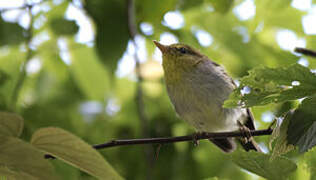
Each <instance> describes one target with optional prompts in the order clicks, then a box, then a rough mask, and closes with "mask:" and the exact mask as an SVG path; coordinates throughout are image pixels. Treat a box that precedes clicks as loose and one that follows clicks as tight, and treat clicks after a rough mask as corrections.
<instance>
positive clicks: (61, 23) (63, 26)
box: [50, 17, 79, 35]
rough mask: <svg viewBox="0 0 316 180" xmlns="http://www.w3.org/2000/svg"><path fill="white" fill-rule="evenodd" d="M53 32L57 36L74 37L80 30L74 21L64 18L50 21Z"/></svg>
mask: <svg viewBox="0 0 316 180" xmlns="http://www.w3.org/2000/svg"><path fill="white" fill-rule="evenodd" d="M50 26H51V29H52V31H53V32H54V33H55V34H57V35H73V34H76V33H77V32H78V30H79V27H78V25H77V24H76V22H75V21H73V20H67V19H64V18H63V17H56V18H54V19H52V20H51V21H50Z"/></svg>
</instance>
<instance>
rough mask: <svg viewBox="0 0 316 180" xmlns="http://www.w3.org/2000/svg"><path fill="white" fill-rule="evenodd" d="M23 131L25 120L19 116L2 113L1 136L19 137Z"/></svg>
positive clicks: (0, 120) (0, 116)
mask: <svg viewBox="0 0 316 180" xmlns="http://www.w3.org/2000/svg"><path fill="white" fill-rule="evenodd" d="M22 131H23V118H22V117H21V116H19V115H17V114H14V113H9V112H0V135H2V136H14V137H19V136H20V135H21V133H22Z"/></svg>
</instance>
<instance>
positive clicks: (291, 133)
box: [287, 96, 316, 152]
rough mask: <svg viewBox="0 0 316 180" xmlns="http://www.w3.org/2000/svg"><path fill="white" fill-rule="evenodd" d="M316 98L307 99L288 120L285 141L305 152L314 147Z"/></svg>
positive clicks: (315, 139) (315, 141) (315, 137)
mask: <svg viewBox="0 0 316 180" xmlns="http://www.w3.org/2000/svg"><path fill="white" fill-rule="evenodd" d="M315 107H316V96H313V97H308V98H306V99H304V100H303V101H302V104H301V105H300V106H299V107H298V108H297V109H296V110H295V112H294V113H293V115H292V117H291V118H290V124H289V127H288V131H287V134H288V135H287V141H288V142H289V143H290V144H293V145H296V146H298V147H299V150H300V152H305V151H307V150H309V149H311V148H312V147H314V146H315V145H316V112H315Z"/></svg>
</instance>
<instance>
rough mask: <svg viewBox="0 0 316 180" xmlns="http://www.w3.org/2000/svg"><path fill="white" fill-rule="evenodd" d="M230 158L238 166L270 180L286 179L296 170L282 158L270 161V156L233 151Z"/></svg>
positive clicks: (293, 165)
mask: <svg viewBox="0 0 316 180" xmlns="http://www.w3.org/2000/svg"><path fill="white" fill-rule="evenodd" d="M232 158H233V159H232V160H233V162H235V163H236V164H237V165H238V166H240V167H242V168H244V169H246V170H248V171H250V172H252V173H255V174H257V175H259V176H262V177H264V178H267V179H271V180H273V179H274V180H281V179H287V178H288V176H289V175H290V174H291V173H292V172H293V171H295V170H296V168H297V166H296V164H295V163H294V162H293V161H291V160H289V159H286V158H284V157H276V158H274V159H273V160H271V159H270V158H271V156H270V155H267V154H263V153H259V152H254V151H250V152H244V151H235V152H233V153H232Z"/></svg>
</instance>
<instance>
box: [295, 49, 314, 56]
mask: <svg viewBox="0 0 316 180" xmlns="http://www.w3.org/2000/svg"><path fill="white" fill-rule="evenodd" d="M294 51H295V52H297V53H301V54H304V55H306V56H311V57H316V51H314V50H310V49H306V48H299V47H297V48H295V50H294Z"/></svg>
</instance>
